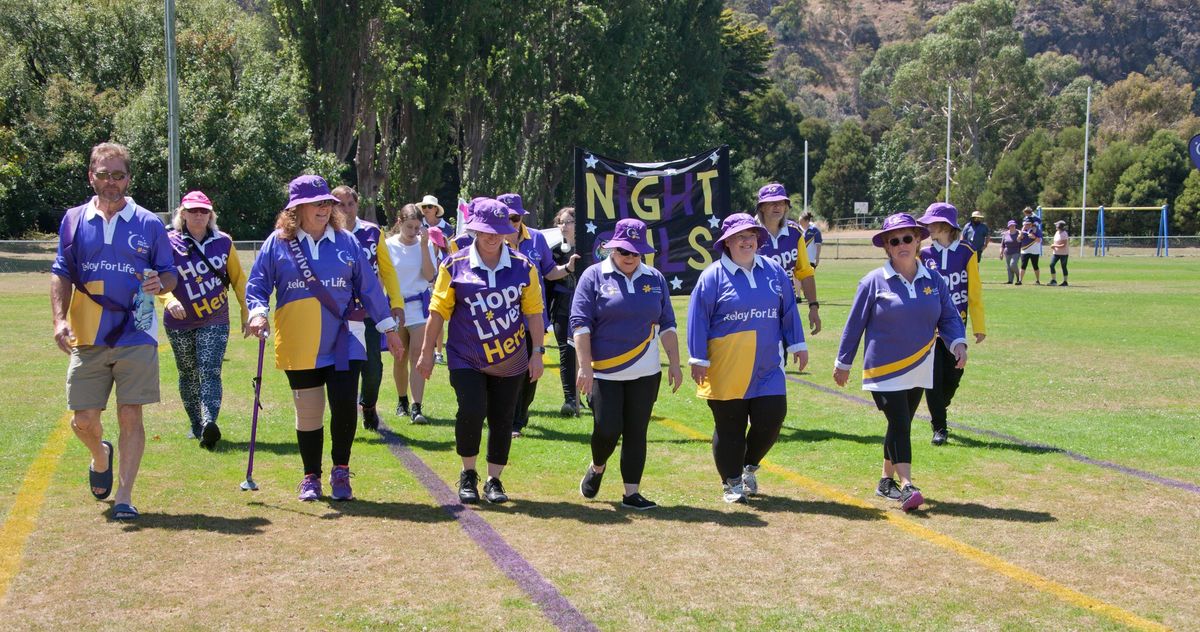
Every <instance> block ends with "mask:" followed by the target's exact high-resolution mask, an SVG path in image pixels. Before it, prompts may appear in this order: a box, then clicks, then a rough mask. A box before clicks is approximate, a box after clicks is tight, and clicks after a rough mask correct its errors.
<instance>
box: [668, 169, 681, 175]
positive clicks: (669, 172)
mask: <svg viewBox="0 0 1200 632" xmlns="http://www.w3.org/2000/svg"><path fill="white" fill-rule="evenodd" d="M677 173H679V171H677V170H675V169H667V175H669V176H673V175H675V174H677Z"/></svg>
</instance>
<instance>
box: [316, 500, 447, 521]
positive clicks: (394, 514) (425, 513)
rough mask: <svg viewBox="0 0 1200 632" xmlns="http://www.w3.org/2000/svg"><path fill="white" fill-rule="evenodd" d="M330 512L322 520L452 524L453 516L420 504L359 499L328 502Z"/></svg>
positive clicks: (437, 508)
mask: <svg viewBox="0 0 1200 632" xmlns="http://www.w3.org/2000/svg"><path fill="white" fill-rule="evenodd" d="M327 504H328V505H329V512H328V513H325V514H322V515H321V516H319V517H320V518H321V519H322V520H338V519H340V518H342V517H346V516H356V517H357V516H364V517H368V518H385V519H387V520H403V521H405V522H427V523H433V522H451V521H453V520H454V518H453V517H452V516H450V515H449V514H447V513H446V511H445V510H444V509H443V508H441V507H435V506H433V505H422V504H418V503H403V502H388V501H377V500H364V499H362V498H358V499H355V500H351V501H348V502H334V501H328V502H327Z"/></svg>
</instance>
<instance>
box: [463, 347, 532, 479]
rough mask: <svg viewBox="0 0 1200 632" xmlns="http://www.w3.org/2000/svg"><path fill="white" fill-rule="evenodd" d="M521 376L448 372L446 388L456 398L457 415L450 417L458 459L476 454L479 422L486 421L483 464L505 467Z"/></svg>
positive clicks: (479, 430) (480, 427) (471, 371)
mask: <svg viewBox="0 0 1200 632" xmlns="http://www.w3.org/2000/svg"><path fill="white" fill-rule="evenodd" d="M528 379H529V378H528V377H527V376H526V374H525V373H522V374H520V375H512V376H509V377H496V376H494V375H487V374H484V373H480V372H479V371H476V370H474V369H452V370H451V371H450V386H453V387H454V395H455V396H456V397H457V398H458V413H457V414H456V415H455V417H454V445H455V449H456V450H457V452H458V455H459V456H466V457H472V456H477V455H478V454H479V443H480V441H481V440H482V439H483V420H484V418H485V417H486V418H487V426H488V442H487V462H488V463H494V464H496V465H508V449H509V448H510V447H512V431H513V410H514V409H515V408H516V404H517V396H518V394H519V393H520V392H521V382H524V381H527V380H528Z"/></svg>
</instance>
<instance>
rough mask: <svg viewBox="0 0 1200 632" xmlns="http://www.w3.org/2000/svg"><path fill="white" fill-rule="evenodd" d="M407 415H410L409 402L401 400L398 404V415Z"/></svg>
mask: <svg viewBox="0 0 1200 632" xmlns="http://www.w3.org/2000/svg"><path fill="white" fill-rule="evenodd" d="M406 415H408V403H407V402H400V403H399V404H396V416H397V417H404V416H406Z"/></svg>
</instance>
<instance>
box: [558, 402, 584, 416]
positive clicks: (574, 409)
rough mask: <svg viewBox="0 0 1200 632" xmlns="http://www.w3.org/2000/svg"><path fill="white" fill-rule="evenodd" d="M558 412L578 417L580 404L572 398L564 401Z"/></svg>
mask: <svg viewBox="0 0 1200 632" xmlns="http://www.w3.org/2000/svg"><path fill="white" fill-rule="evenodd" d="M558 414H560V415H562V416H563V417H578V416H579V404H576V403H575V402H573V401H571V400H567V401H565V402H563V405H562V408H559V409H558Z"/></svg>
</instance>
